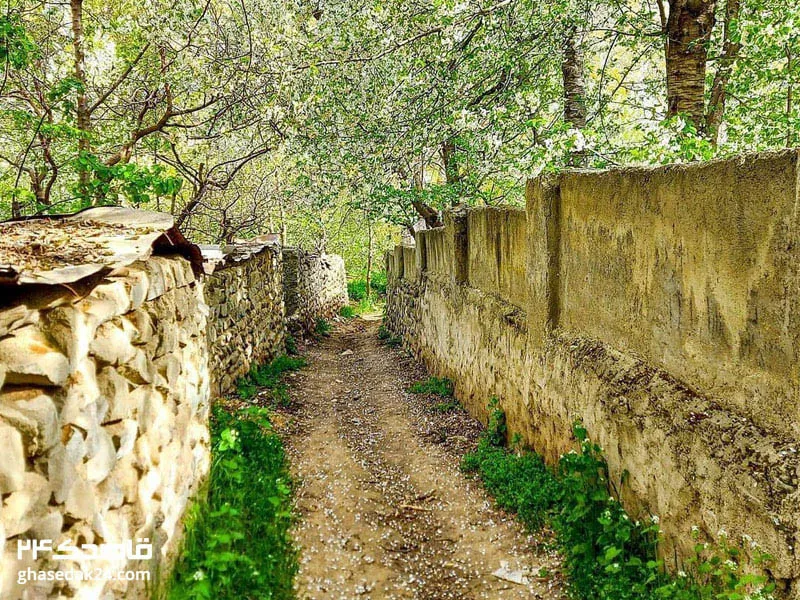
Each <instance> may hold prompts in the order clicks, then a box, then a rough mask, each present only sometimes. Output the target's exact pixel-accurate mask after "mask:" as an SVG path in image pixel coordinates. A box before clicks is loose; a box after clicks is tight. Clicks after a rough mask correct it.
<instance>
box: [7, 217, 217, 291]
mask: <svg viewBox="0 0 800 600" xmlns="http://www.w3.org/2000/svg"><path fill="white" fill-rule="evenodd" d="M159 254H180V255H183V256H184V257H186V258H187V259H189V261H190V262H191V263H192V268H193V270H194V271H195V274H199V273H200V272H201V263H202V257H201V254H200V250H199V248H198V247H197V246H195V245H194V244H192V243H190V242H189V241H187V240H186V238H184V237H183V235H182V234H181V233H180V231H178V229H177V228H176V227H175V223H174V221H173V219H172V217H171V216H170V215H167V214H163V213H157V212H150V211H144V210H134V209H130V208H122V207H112V206H105V207H97V208H90V209H87V210H83V211H80V212H77V213H74V214H70V215H58V216H48V217H41V218H33V219H31V218H25V219H17V220H11V221H5V222H3V223H0V286H15V287H16V286H24V285H32V284H38V285H63V284H69V283H74V282H77V281H79V280H81V279H85V278H87V277H90V276H92V275H98V274H104V273H109V272H111V271H113V270H115V269H119V268H121V267H126V266H128V265H130V264H132V263H134V262H136V261H140V260H146V259H147V258H149V257H150V256H152V255H159Z"/></svg>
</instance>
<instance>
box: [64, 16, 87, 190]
mask: <svg viewBox="0 0 800 600" xmlns="http://www.w3.org/2000/svg"><path fill="white" fill-rule="evenodd" d="M69 5H70V11H71V13H72V48H73V53H74V61H75V65H74V67H75V79H76V80H77V81H78V82H79V83H80V87H79V88H78V95H77V102H76V103H75V112H76V124H77V126H78V129H79V130H80V137H79V138H78V151H79V152H81V153H88V152H89V151H90V149H91V142H90V140H89V132H90V130H91V126H92V124H91V117H90V114H89V102H88V100H87V96H86V53H85V51H84V48H83V44H84V33H83V0H70V4H69ZM78 177H79V182H80V187H81V191H82V192H85V191H86V185H87V183H88V182H89V171H88V170H86V169H82V170H80V171H79V172H78Z"/></svg>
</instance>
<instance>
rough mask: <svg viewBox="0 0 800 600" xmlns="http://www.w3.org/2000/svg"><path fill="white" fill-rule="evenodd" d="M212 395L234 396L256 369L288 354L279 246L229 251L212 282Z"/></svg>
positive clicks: (209, 299)
mask: <svg viewBox="0 0 800 600" xmlns="http://www.w3.org/2000/svg"><path fill="white" fill-rule="evenodd" d="M205 292H206V293H205V297H206V302H207V303H208V306H209V312H210V315H209V323H208V344H209V360H210V368H211V374H212V385H211V393H212V396H217V395H220V394H225V393H229V392H231V391H233V390H235V388H236V380H237V379H238V378H239V377H241V376H242V375H244V374H245V373H247V371H248V370H249V369H250V366H251V365H253V364H260V363H264V362H268V361H269V360H271V359H272V358H274V357H275V356H276V355H278V354H280V353H282V352H283V350H284V340H285V324H284V321H285V315H284V306H283V268H282V257H281V248H280V246H279V245H277V244H270V245H266V246H257V247H255V248H250V247H248V246H247V245H246V244H242V245H240V246H238V247H234V248H232V249H230V250H229V252H228V254H227V255H226V257H225V259H224V260H223V262H222V263H221V264H219V265H217V266H216V268H215V269H214V271H213V273H212V274H211V275H210V276H209V277H208V278H207V280H206V288H205Z"/></svg>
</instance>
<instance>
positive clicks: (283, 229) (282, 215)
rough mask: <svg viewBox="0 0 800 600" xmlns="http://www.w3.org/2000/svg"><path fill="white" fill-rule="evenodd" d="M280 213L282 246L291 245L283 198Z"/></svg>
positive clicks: (279, 208) (279, 204)
mask: <svg viewBox="0 0 800 600" xmlns="http://www.w3.org/2000/svg"><path fill="white" fill-rule="evenodd" d="M278 211H279V216H280V220H281V246H283V247H286V246H288V245H289V228H288V227H287V226H286V209H285V208H284V206H283V196H280V202H279V203H278Z"/></svg>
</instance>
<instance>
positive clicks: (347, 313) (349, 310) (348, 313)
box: [339, 304, 356, 319]
mask: <svg viewBox="0 0 800 600" xmlns="http://www.w3.org/2000/svg"><path fill="white" fill-rule="evenodd" d="M339 316H340V317H344V318H345V319H352V318H353V317H355V316H356V309H355V308H353V307H352V306H350V305H349V304H345V305H344V306H343V307H342V308H340V309H339Z"/></svg>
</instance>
